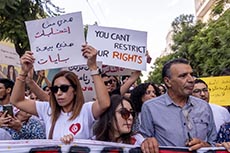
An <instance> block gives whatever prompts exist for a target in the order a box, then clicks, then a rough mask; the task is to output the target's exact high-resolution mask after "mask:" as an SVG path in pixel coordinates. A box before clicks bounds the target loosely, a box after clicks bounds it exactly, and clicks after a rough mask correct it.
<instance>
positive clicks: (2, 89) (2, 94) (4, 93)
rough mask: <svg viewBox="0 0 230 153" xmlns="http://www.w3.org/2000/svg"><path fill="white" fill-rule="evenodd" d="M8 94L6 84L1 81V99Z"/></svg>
mask: <svg viewBox="0 0 230 153" xmlns="http://www.w3.org/2000/svg"><path fill="white" fill-rule="evenodd" d="M6 96H7V93H6V88H5V86H4V84H2V83H0V100H1V101H2V100H4V99H5V98H6Z"/></svg>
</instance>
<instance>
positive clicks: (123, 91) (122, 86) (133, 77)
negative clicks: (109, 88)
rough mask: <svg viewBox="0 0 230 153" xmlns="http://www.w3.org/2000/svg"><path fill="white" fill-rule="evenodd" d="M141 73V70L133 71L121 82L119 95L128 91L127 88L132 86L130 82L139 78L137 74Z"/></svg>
mask: <svg viewBox="0 0 230 153" xmlns="http://www.w3.org/2000/svg"><path fill="white" fill-rule="evenodd" d="M140 75H141V71H134V72H133V73H132V74H131V76H130V77H129V79H128V80H127V81H126V82H125V83H124V84H123V85H121V89H120V92H121V95H122V96H123V95H124V94H125V93H126V92H128V91H129V88H130V87H131V86H132V84H133V83H134V82H135V81H137V79H138V78H139V76H140Z"/></svg>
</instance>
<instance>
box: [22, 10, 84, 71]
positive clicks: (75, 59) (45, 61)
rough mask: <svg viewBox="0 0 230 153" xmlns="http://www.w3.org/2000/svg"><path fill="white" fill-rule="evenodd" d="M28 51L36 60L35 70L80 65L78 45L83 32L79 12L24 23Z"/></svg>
mask: <svg viewBox="0 0 230 153" xmlns="http://www.w3.org/2000/svg"><path fill="white" fill-rule="evenodd" d="M26 28H27V33H28V36H29V40H30V46H31V50H32V51H33V52H34V56H35V58H36V61H35V64H34V68H35V70H43V69H52V68H61V67H68V66H72V65H76V64H84V63H86V60H85V59H84V57H83V56H80V55H81V48H82V47H81V45H82V44H84V30H83V23H82V16H81V13H80V12H77V13H71V14H66V15H62V16H57V17H52V18H47V19H41V20H34V21H27V22H26Z"/></svg>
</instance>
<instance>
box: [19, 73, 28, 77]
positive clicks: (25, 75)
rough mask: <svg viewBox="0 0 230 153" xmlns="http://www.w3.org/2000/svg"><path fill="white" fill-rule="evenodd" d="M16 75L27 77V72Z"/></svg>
mask: <svg viewBox="0 0 230 153" xmlns="http://www.w3.org/2000/svg"><path fill="white" fill-rule="evenodd" d="M18 75H20V76H23V77H27V74H20V73H19V74H18Z"/></svg>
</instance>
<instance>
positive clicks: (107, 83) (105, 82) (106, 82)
mask: <svg viewBox="0 0 230 153" xmlns="http://www.w3.org/2000/svg"><path fill="white" fill-rule="evenodd" d="M112 83H113V81H112V80H108V81H104V84H105V85H106V86H107V85H109V84H112Z"/></svg>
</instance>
